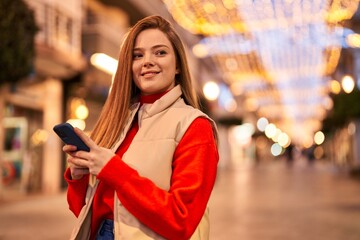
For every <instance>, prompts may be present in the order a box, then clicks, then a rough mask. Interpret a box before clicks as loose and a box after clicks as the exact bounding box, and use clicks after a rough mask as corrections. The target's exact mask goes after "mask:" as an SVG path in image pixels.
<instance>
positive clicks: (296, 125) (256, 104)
mask: <svg viewBox="0 0 360 240" xmlns="http://www.w3.org/2000/svg"><path fill="white" fill-rule="evenodd" d="M163 2H164V3H165V5H166V7H167V8H168V10H169V12H170V13H171V15H172V17H173V18H174V20H175V21H177V23H178V24H179V25H181V26H182V27H184V28H185V29H187V30H188V31H190V32H191V33H194V34H196V35H197V36H199V38H200V40H199V42H198V43H197V45H196V46H195V47H194V48H193V52H194V55H196V56H198V57H203V58H205V57H206V58H209V60H211V61H212V62H213V63H214V66H215V65H216V67H217V68H218V69H217V70H219V73H220V75H221V76H223V80H224V82H226V84H227V85H228V86H230V89H231V92H232V95H233V96H241V99H243V100H244V105H243V108H242V109H243V111H245V112H249V111H250V112H253V111H256V113H257V114H259V115H261V116H263V117H266V118H268V119H276V123H277V124H278V126H277V127H278V128H279V129H281V130H282V131H285V132H286V133H287V134H288V137H289V138H291V141H293V143H294V144H298V145H299V146H300V145H302V144H304V145H305V146H309V145H311V144H313V133H314V132H315V131H317V130H319V129H321V123H322V120H323V119H324V118H325V117H326V114H327V112H328V111H329V110H331V109H332V108H333V102H332V101H331V99H330V98H328V97H327V96H328V95H329V92H330V91H329V90H331V93H333V94H338V93H340V92H341V85H340V84H339V82H332V83H331V88H330V89H329V86H328V82H329V81H328V79H329V78H330V76H332V75H333V73H334V72H335V70H336V68H337V66H338V62H339V59H340V55H341V51H342V47H343V46H345V44H344V40H346V41H347V43H348V44H347V46H358V45H359V44H358V43H359V41H360V40H359V36H358V35H357V34H350V33H351V32H350V30H349V29H344V28H343V27H342V23H343V21H344V20H347V19H350V18H351V17H352V16H353V15H354V13H355V12H356V10H357V9H358V6H359V0H334V1H324V0H301V1H300V0H299V1H294V0H284V1H270V0H257V1H239V0H237V1H235V0H196V1H195V0H192V1H184V0H181V1H180V0H178V1H173V0H163ZM346 91H347V90H346ZM220 92H221V95H222V94H223V90H222V89H221V90H220ZM221 95H220V97H219V101H220V99H221ZM221 107H225V105H224V104H222V105H221ZM225 108H226V107H225ZM319 125H320V126H319ZM277 140H279V136H278V138H277Z"/></svg>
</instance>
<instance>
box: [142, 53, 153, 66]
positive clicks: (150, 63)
mask: <svg viewBox="0 0 360 240" xmlns="http://www.w3.org/2000/svg"><path fill="white" fill-rule="evenodd" d="M143 66H144V67H151V66H154V61H153V59H152V57H151V56H149V55H145V56H144V62H143Z"/></svg>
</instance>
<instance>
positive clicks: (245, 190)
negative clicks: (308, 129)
mask: <svg viewBox="0 0 360 240" xmlns="http://www.w3.org/2000/svg"><path fill="white" fill-rule="evenodd" d="M209 206H210V216H211V232H210V233H211V238H210V239H213V240H232V239H234V240H235V239H244V240H303V239H306V240H322V239H326V240H358V239H360V180H358V179H353V178H350V177H349V176H348V174H346V173H345V172H343V171H339V170H338V169H336V168H334V167H333V166H331V165H329V164H325V163H317V164H313V165H308V164H307V163H305V162H300V163H297V164H294V165H293V166H287V165H286V164H284V163H282V162H280V161H279V162H269V163H264V164H259V165H251V166H237V167H232V168H231V167H230V168H223V169H219V175H218V179H217V182H216V185H215V188H214V192H213V195H212V197H211V200H210V203H209ZM73 222H74V217H73V216H72V214H71V213H70V211H69V210H68V208H67V203H66V195H65V193H61V194H58V195H52V196H43V195H37V196H30V197H26V198H25V199H22V200H16V201H11V202H3V203H0V240H10V239H11V240H12V239H20V240H21V239H26V240H35V239H36V240H38V239H44V240H63V239H67V238H68V236H69V234H70V232H71V228H72V225H73Z"/></svg>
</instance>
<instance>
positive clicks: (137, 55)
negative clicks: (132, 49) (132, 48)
mask: <svg viewBox="0 0 360 240" xmlns="http://www.w3.org/2000/svg"><path fill="white" fill-rule="evenodd" d="M142 56H143V55H142V54H141V53H134V54H133V59H139V58H141V57H142Z"/></svg>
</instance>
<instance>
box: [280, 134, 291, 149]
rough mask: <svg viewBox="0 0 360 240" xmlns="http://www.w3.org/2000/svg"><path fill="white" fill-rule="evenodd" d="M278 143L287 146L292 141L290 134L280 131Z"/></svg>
mask: <svg viewBox="0 0 360 240" xmlns="http://www.w3.org/2000/svg"><path fill="white" fill-rule="evenodd" d="M278 143H279V145H280V146H282V147H283V148H286V147H288V146H289V145H290V143H291V141H290V138H289V136H288V135H287V134H286V133H284V132H282V133H280V135H279V137H278Z"/></svg>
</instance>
